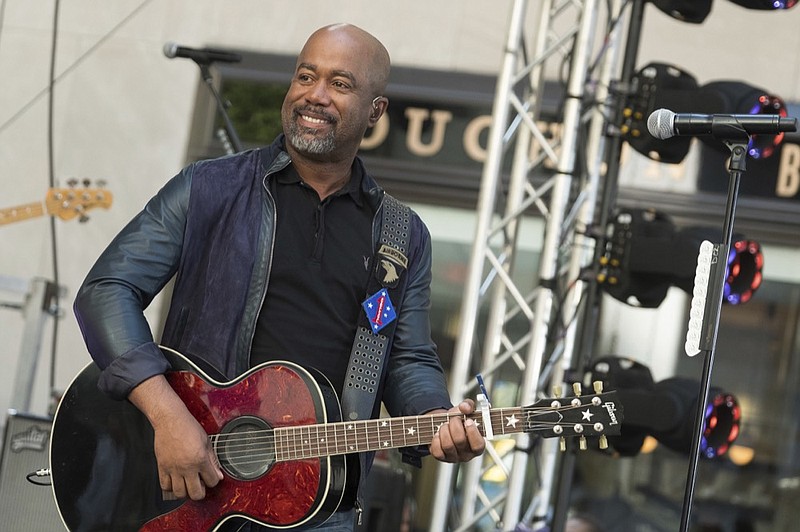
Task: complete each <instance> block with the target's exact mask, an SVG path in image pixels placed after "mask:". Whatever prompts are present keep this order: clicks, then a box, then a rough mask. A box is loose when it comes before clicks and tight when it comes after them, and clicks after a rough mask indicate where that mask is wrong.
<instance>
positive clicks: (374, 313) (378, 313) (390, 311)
mask: <svg viewBox="0 0 800 532" xmlns="http://www.w3.org/2000/svg"><path fill="white" fill-rule="evenodd" d="M361 306H362V307H364V312H366V313H367V320H369V325H370V327H371V328H372V332H374V333H377V332H378V331H380V330H381V329H383V328H384V327H386V326H387V325H389V324H390V323H392V322H393V321H394V320H395V318H397V314H396V313H395V310H394V305H392V300H391V299H389V293H388V292H387V291H386V289H385V288H382V289H381V290H379V291H378V292H376V293H375V294H374V295H372V296H370V297H369V298H368V299H367V300H365V301H364V302H363V303H361Z"/></svg>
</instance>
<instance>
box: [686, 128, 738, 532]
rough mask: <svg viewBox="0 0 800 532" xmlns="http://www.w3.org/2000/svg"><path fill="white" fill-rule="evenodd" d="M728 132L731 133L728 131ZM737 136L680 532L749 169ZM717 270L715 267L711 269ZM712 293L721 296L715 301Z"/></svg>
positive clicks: (704, 335)
mask: <svg viewBox="0 0 800 532" xmlns="http://www.w3.org/2000/svg"><path fill="white" fill-rule="evenodd" d="M726 133H729V132H726ZM739 133H740V135H738V138H736V139H732V140H725V141H724V142H725V144H726V145H727V146H728V148H730V150H731V159H730V163H729V164H728V172H729V174H730V180H729V182H728V198H727V201H726V207H725V222H724V226H723V231H722V238H723V241H722V244H721V245H720V247H719V254H718V257H719V259H718V260H719V261H720V263H721V264H719V265H718V267H717V268H716V274H717V275H716V277H715V278H713V279H709V293H708V296H709V299H708V302H707V304H706V309H705V313H704V315H703V324H702V329H701V337H700V350H701V351H702V352H704V353H705V358H704V362H703V376H702V379H701V381H700V384H701V386H702V389H701V394H700V399H699V400H698V402H697V413H696V414H695V415H696V418H695V431H694V435H693V437H692V448H691V453H690V455H689V460H690V462H689V476H688V479H687V481H686V490H685V493H684V498H683V511H682V513H681V526H680V531H681V532H688V530H689V524H690V517H691V513H692V499H693V497H694V490H695V484H696V482H697V466H698V462H699V460H700V441H701V439H702V437H703V431H704V429H705V426H704V422H703V420H704V418H705V411H706V405H707V404H708V398H709V389H710V387H711V371H712V368H713V366H714V349H715V346H716V342H717V333H718V331H719V321H720V313H721V311H722V300H723V294H724V288H725V278H726V273H727V261H728V254H729V253H730V249H731V245H732V242H731V241H732V239H733V222H734V217H735V214H736V203H737V201H738V197H739V184H740V182H741V178H742V174H743V173H744V172H745V170H746V165H745V162H746V160H747V144H748V142H749V139H750V137H749V135H748V134H747V133H746V132H745V131H744V130H740V131H739ZM713 271H715V270H714V269H712V272H713ZM713 296H718V297H716V298H715V299H713V300H712V297H713Z"/></svg>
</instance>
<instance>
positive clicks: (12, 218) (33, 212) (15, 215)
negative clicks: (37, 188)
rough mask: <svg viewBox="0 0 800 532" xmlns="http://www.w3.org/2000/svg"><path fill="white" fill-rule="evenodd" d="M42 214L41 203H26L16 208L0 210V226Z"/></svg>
mask: <svg viewBox="0 0 800 532" xmlns="http://www.w3.org/2000/svg"><path fill="white" fill-rule="evenodd" d="M43 214H44V207H42V204H41V203H27V204H25V205H18V206H16V207H8V208H5V209H0V225H3V224H10V223H12V222H18V221H20V220H27V219H28V218H36V217H37V216H42V215H43Z"/></svg>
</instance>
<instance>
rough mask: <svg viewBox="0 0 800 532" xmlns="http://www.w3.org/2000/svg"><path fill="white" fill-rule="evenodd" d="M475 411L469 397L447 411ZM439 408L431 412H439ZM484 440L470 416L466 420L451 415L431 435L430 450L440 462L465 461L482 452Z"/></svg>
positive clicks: (470, 412)
mask: <svg viewBox="0 0 800 532" xmlns="http://www.w3.org/2000/svg"><path fill="white" fill-rule="evenodd" d="M474 411H475V403H474V402H473V401H472V400H471V399H464V400H463V401H461V403H459V404H458V406H454V407H453V408H451V409H450V410H448V411H447V412H450V413H456V414H464V415H469V414H472V413H473V412H474ZM441 412H445V410H439V411H436V412H429V413H431V414H433V413H441ZM485 447H486V442H485V440H484V438H483V435H481V433H480V431H479V430H478V426H477V425H476V423H475V421H474V420H473V419H472V418H467V419H466V420H465V419H464V418H463V417H462V416H460V415H458V416H452V417H451V418H450V420H449V421H448V422H447V423H444V424H442V426H441V427H439V430H438V431H437V432H436V434H435V435H434V436H433V441H432V442H431V445H430V451H431V454H432V455H433V457H434V458H436V459H437V460H441V461H442V462H467V461H469V460H472V459H473V458H475V457H476V456H479V455H481V454H483V450H484V449H485Z"/></svg>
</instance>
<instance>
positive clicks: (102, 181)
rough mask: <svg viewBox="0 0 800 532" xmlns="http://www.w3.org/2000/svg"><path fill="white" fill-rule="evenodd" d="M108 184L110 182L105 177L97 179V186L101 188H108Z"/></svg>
mask: <svg viewBox="0 0 800 532" xmlns="http://www.w3.org/2000/svg"><path fill="white" fill-rule="evenodd" d="M107 184H108V182H107V181H106V180H105V179H98V180H97V186H98V187H99V188H106V185H107Z"/></svg>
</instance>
